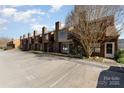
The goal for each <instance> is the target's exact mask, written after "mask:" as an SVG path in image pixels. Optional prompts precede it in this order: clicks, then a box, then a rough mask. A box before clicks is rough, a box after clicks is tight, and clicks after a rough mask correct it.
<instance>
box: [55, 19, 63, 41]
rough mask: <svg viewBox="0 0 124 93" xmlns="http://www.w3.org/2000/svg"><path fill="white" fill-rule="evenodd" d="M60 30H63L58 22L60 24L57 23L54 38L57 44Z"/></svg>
mask: <svg viewBox="0 0 124 93" xmlns="http://www.w3.org/2000/svg"><path fill="white" fill-rule="evenodd" d="M60 28H61V23H60V22H59V21H58V22H56V23H55V34H54V35H55V36H54V40H55V41H56V42H58V31H59V30H60Z"/></svg>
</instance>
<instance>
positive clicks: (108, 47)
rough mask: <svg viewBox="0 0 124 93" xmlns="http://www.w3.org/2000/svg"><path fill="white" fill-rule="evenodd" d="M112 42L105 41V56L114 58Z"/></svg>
mask: <svg viewBox="0 0 124 93" xmlns="http://www.w3.org/2000/svg"><path fill="white" fill-rule="evenodd" d="M114 52H115V51H114V42H106V43H105V57H109V58H114Z"/></svg>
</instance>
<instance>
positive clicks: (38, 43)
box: [20, 22, 118, 57]
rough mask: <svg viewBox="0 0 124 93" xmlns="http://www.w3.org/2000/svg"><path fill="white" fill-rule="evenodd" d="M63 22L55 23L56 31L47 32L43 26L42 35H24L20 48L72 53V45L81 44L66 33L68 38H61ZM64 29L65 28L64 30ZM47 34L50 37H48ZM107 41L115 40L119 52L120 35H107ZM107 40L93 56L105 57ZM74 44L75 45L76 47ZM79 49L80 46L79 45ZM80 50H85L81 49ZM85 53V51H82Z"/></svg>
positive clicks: (116, 49) (116, 50)
mask: <svg viewBox="0 0 124 93" xmlns="http://www.w3.org/2000/svg"><path fill="white" fill-rule="evenodd" d="M60 28H61V24H60V23H59V22H56V23H55V31H54V32H49V33H46V31H47V29H46V27H43V28H42V35H37V33H36V31H34V33H33V37H32V36H30V35H29V34H28V38H25V35H23V38H20V48H21V49H22V50H42V51H45V52H59V53H71V52H70V49H71V47H72V46H71V45H74V43H75V42H77V43H76V46H79V47H80V44H79V42H78V41H72V40H71V39H72V38H73V37H72V38H68V35H66V37H67V38H66V39H65V38H64V40H63V39H61V40H59V32H60V31H62V30H60ZM63 31H64V30H63ZM46 35H47V36H48V38H47V39H46ZM105 42H114V43H115V49H114V50H115V54H116V53H117V52H118V37H111V39H109V38H108V37H106V40H105ZM105 42H103V43H102V44H100V52H99V53H93V54H92V56H101V57H105ZM63 44H67V45H68V48H69V50H68V51H67V52H65V51H64V50H63V49H62V48H63ZM76 46H75V45H74V47H76ZM77 49H78V47H77ZM80 51H83V49H82V50H80ZM82 54H83V55H85V54H84V53H82Z"/></svg>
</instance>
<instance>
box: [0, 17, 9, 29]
mask: <svg viewBox="0 0 124 93" xmlns="http://www.w3.org/2000/svg"><path fill="white" fill-rule="evenodd" d="M8 23H9V21H8V20H6V19H2V18H0V30H6V29H7V28H6V25H7V24H8Z"/></svg>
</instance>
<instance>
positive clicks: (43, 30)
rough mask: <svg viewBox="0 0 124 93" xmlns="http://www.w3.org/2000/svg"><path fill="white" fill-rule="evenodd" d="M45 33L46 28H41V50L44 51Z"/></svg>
mask: <svg viewBox="0 0 124 93" xmlns="http://www.w3.org/2000/svg"><path fill="white" fill-rule="evenodd" d="M46 31H47V28H46V27H42V50H43V51H44V40H45V35H44V34H45V32H46Z"/></svg>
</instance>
